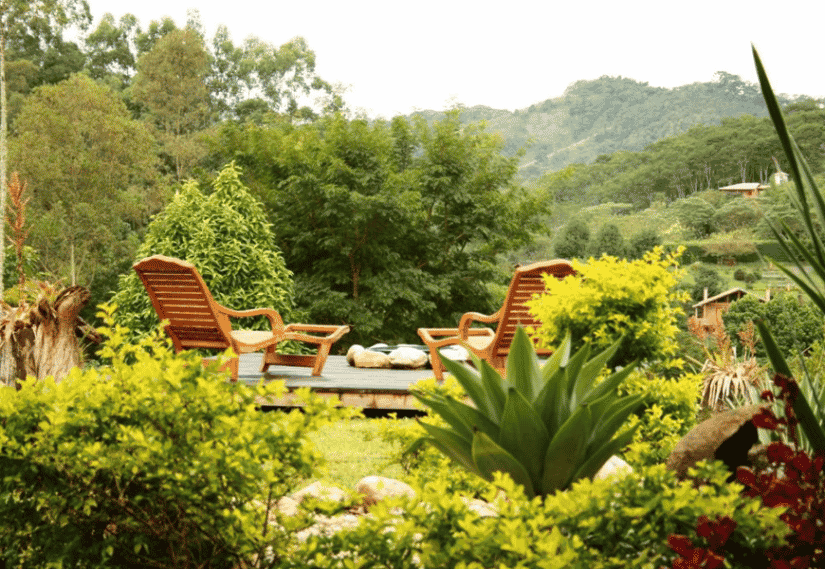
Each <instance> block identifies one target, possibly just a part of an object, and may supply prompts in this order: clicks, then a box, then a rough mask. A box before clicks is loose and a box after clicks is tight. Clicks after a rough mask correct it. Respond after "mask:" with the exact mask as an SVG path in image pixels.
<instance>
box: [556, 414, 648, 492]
mask: <svg viewBox="0 0 825 569" xmlns="http://www.w3.org/2000/svg"><path fill="white" fill-rule="evenodd" d="M638 427H639V425H638V424H636V425H634V426H633V427H632V428H630V429H628V430H627V431H625V432H623V433H622V434H620V435H619V436H618V437H616V438H614V439H612V440H611V441H610V442H608V443H607V444H605V445H603V446H601V447H599V448H597V449H594V450H593V451H592V453H591V454H590V455H589V456H588V457H587V459H586V460H585V461H584V463H583V464H582V465H581V466H580V467H579V469H578V470H577V471H576V473H575V474H574V475H573V477H572V478H571V479H570V483H571V484H572V483H573V482H575V481H576V480H580V479H582V478H593V477H594V476H595V475H596V473H597V472H599V470H600V469H601V467H602V466H604V463H605V462H607V461H608V460H610V457H611V456H613V455H614V454H616V453H617V452H619V451H620V450H621V449H623V448H624V447H626V446H627V445H629V444H630V443H631V442H632V441H633V435H634V434H635V433H636V429H637V428H638Z"/></svg>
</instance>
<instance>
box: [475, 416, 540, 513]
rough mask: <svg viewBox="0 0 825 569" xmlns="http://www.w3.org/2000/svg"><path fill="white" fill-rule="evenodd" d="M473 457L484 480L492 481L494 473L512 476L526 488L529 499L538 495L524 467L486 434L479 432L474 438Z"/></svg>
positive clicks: (525, 491)
mask: <svg viewBox="0 0 825 569" xmlns="http://www.w3.org/2000/svg"><path fill="white" fill-rule="evenodd" d="M472 456H473V460H474V461H475V464H476V467H477V468H478V470H479V471H480V472H481V475H482V477H483V478H486V479H487V480H492V479H493V473H494V472H504V473H506V474H509V475H510V478H512V479H513V482H515V483H516V484H521V485H522V486H524V493H525V495H526V496H527V497H528V498H532V497H534V496H535V495H536V492H535V489H534V488H533V485H532V484H531V482H530V474H529V473H528V472H527V470H526V469H525V468H524V466H523V465H522V464H521V463H520V462H519V461H518V460H516V459H515V458H514V457H513V455H511V454H510V453H509V452H507V451H506V450H504V449H503V448H501V446H499V445H498V443H496V442H495V441H494V440H493V439H491V438H490V437H488V436H487V435H485V434H484V433H481V432H478V433H476V435H475V437H474V438H473V447H472Z"/></svg>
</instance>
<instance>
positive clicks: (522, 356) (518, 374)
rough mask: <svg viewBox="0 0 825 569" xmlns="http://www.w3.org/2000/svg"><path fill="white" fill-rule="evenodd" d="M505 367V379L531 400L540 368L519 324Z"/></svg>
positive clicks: (536, 388) (530, 343)
mask: <svg viewBox="0 0 825 569" xmlns="http://www.w3.org/2000/svg"><path fill="white" fill-rule="evenodd" d="M506 367H507V381H508V382H509V383H510V385H512V386H514V387H515V388H516V389H518V390H519V392H521V394H522V395H524V397H526V398H527V400H528V401H530V402H532V401H533V398H534V396H535V393H536V392H537V391H538V387H539V385H540V378H541V369H540V368H539V360H538V357H537V356H536V351H535V350H534V349H533V343H532V342H531V341H530V337H529V336H527V332H525V331H524V328H522V327H521V326H518V327H517V328H516V333H515V334H514V335H513V341H512V342H511V344H510V353H509V354H508V355H507V364H506Z"/></svg>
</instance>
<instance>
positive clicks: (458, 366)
mask: <svg viewBox="0 0 825 569" xmlns="http://www.w3.org/2000/svg"><path fill="white" fill-rule="evenodd" d="M441 363H442V364H444V368H445V369H446V370H447V371H448V372H450V373H451V374H452V376H453V377H454V378H455V379H456V381H458V383H459V384H461V387H463V388H464V391H466V392H467V396H468V397H469V398H470V400H471V401H472V402H473V403H474V404H475V406H476V408H477V409H481V410H482V411H483V412H485V413H489V411H490V407H489V405H490V404H489V400H488V398H487V393H486V392H485V391H484V388H483V387H482V385H481V381H480V378H479V377H478V373H477V372H476V371H474V370H471V369H470V368H468V367H467V366H466V365H464V364H463V363H460V362H456V361H453V360H451V359H450V358H446V357H443V358H441Z"/></svg>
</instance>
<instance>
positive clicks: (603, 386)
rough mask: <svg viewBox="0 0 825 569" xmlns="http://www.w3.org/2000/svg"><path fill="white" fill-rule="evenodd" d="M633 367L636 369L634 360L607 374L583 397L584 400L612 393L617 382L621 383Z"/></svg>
mask: <svg viewBox="0 0 825 569" xmlns="http://www.w3.org/2000/svg"><path fill="white" fill-rule="evenodd" d="M634 369H636V362H631V363H629V364H628V365H626V366H625V367H623V368H622V369H620V370H619V371H617V372H616V373H614V374H612V375H610V376H608V377H607V379H605V380H604V381H602V382H601V383H600V384H599V385H597V386H596V387H594V388H593V390H592V391H591V392H590V393H589V394H588V395H587V396H586V397H585V399H584V402H585V403H587V402H590V401H595V400H596V399H599V398H601V397H603V396H604V395H605V394H607V393H613V392H614V391H616V388H617V387H618V386H619V384H621V383H622V382H623V381H624V380H625V379H626V378H627V376H628V375H630V373H631V372H632V371H633V370H634Z"/></svg>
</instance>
